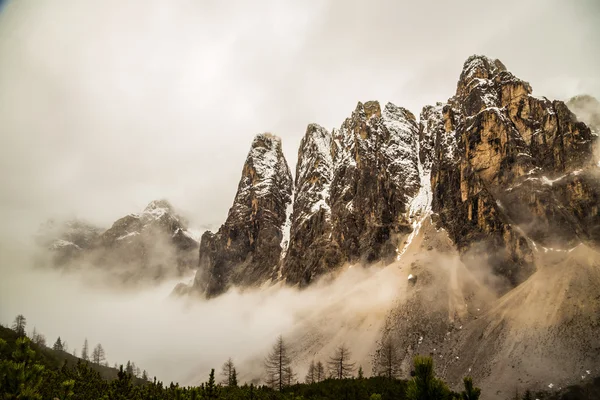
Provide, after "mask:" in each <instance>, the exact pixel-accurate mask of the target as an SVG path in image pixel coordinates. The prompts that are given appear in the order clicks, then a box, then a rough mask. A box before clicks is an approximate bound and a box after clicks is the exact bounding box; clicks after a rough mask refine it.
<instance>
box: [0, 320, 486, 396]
mask: <svg viewBox="0 0 600 400" xmlns="http://www.w3.org/2000/svg"><path fill="white" fill-rule="evenodd" d="M25 323H26V320H25V318H24V317H23V316H18V317H17V318H16V319H15V323H14V324H13V327H12V328H13V331H14V333H15V334H16V335H15V337H16V339H15V340H14V343H12V345H11V344H9V343H8V342H7V341H6V340H3V339H1V338H0V356H1V357H0V393H2V395H3V397H0V398H3V399H17V398H20V399H46V398H48V399H50V398H52V399H59V400H63V399H73V400H75V399H107V400H112V399H157V400H158V399H173V400H184V399H190V400H197V399H250V400H254V399H294V400H301V399H339V398H344V399H356V400H358V399H361V400H362V399H365V400H367V399H368V400H381V399H409V400H428V399H431V400H455V399H460V400H477V399H478V398H479V396H480V393H481V391H480V390H479V389H478V388H476V387H475V386H474V385H473V381H472V380H471V379H470V378H465V380H464V390H463V391H462V392H460V393H459V392H453V391H452V390H450V389H449V387H448V386H447V385H446V384H445V383H444V382H443V381H442V380H441V379H439V378H437V377H436V376H435V374H434V368H433V361H432V359H431V358H428V357H416V358H415V359H414V365H413V369H414V370H413V374H414V376H413V378H412V379H410V380H409V381H404V380H400V379H398V375H399V373H400V365H399V360H400V358H399V357H398V352H397V349H396V348H395V347H394V346H393V343H392V344H390V343H391V342H389V341H386V342H384V343H383V345H382V347H381V349H380V350H381V357H379V361H378V363H377V365H376V366H375V367H374V370H375V371H378V372H379V373H378V374H377V376H374V377H371V378H365V377H364V375H363V371H362V367H360V366H359V367H358V369H357V368H356V363H355V362H353V361H352V354H351V352H350V350H349V348H348V347H347V346H345V345H343V344H342V345H339V346H338V347H336V349H335V350H334V352H333V354H332V355H331V356H330V357H329V359H328V360H327V361H326V362H325V363H323V362H321V361H311V363H310V365H309V368H308V372H307V375H306V376H305V378H304V381H305V382H304V383H299V382H298V378H297V376H296V374H295V372H294V371H293V369H292V355H291V354H290V350H289V349H288V346H287V344H286V342H285V341H284V339H283V337H282V336H279V337H278V338H277V340H276V341H275V343H274V345H273V347H272V349H271V351H270V352H269V354H268V355H267V357H266V358H265V359H264V368H265V376H266V379H265V383H266V384H265V385H254V384H253V383H252V384H250V385H248V384H243V385H239V383H238V372H237V369H236V366H235V364H234V362H233V360H232V359H231V358H229V359H228V360H226V361H225V363H224V364H223V365H222V367H221V380H220V381H219V382H217V381H216V378H215V370H214V369H212V370H211V371H210V374H209V379H208V381H206V382H204V383H201V384H200V385H199V386H195V387H180V386H179V385H177V384H173V383H171V384H170V385H164V384H163V383H162V382H160V381H157V379H156V378H154V380H153V381H148V380H147V374H145V373H144V374H142V375H145V376H146V380H135V379H134V377H135V374H136V372H138V373H139V370H138V368H137V367H136V366H135V364H134V363H132V362H128V363H127V364H126V365H125V366H123V365H120V366H119V368H118V373H117V377H116V379H113V380H111V381H108V380H106V379H102V378H101V376H100V373H99V372H98V371H95V370H93V369H91V368H90V367H91V365H93V364H96V362H102V361H99V360H100V359H101V357H100V356H98V355H97V354H96V356H95V355H94V353H97V352H95V351H93V352H92V355H91V356H88V351H89V349H88V343H87V340H86V341H85V343H84V346H83V348H82V351H81V356H82V357H80V359H79V361H78V362H77V363H76V365H73V366H67V364H66V363H65V364H64V365H63V366H62V367H61V368H58V369H51V368H48V367H47V366H45V365H44V364H43V363H42V362H41V361H40V360H41V358H40V356H39V349H40V348H41V347H40V346H39V345H38V344H36V343H35V342H34V341H33V338H32V339H29V338H28V337H27V335H26V334H25ZM32 336H33V335H32ZM57 342H58V343H59V344H63V342H62V341H60V340H59V339H57ZM55 345H56V343H55ZM53 347H54V346H53ZM59 347H60V346H59ZM97 347H98V346H96V348H97ZM55 350H57V351H64V348H63V350H61V349H60V348H57V349H55ZM355 373H356V376H355Z"/></svg>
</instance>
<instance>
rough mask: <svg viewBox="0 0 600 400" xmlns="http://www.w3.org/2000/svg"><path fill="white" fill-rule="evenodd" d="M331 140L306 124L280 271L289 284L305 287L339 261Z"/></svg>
mask: <svg viewBox="0 0 600 400" xmlns="http://www.w3.org/2000/svg"><path fill="white" fill-rule="evenodd" d="M332 141H333V138H332V136H331V133H329V132H328V131H327V130H326V129H325V128H323V127H321V126H319V125H316V124H310V125H309V126H308V128H307V129H306V134H305V136H304V138H303V139H302V142H301V143H300V149H299V150H298V164H297V165H296V180H295V191H294V206H293V213H292V219H291V228H290V242H289V246H288V249H287V253H286V256H285V259H284V260H283V269H282V276H283V277H285V279H286V281H287V282H288V283H291V284H301V285H304V284H307V283H309V282H310V281H311V280H312V279H313V278H314V277H316V276H319V275H322V274H324V273H326V272H327V271H330V270H331V269H333V268H336V267H338V266H339V265H340V263H341V262H342V254H341V252H340V249H339V246H338V245H337V242H334V241H333V240H332V232H333V231H332V228H333V225H332V223H331V206H330V190H331V181H332V179H333V173H334V165H333V157H332Z"/></svg>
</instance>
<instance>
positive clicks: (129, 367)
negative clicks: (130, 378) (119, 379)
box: [125, 360, 133, 375]
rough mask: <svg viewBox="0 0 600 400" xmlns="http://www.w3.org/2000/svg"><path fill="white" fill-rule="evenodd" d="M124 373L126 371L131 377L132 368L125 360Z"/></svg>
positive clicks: (129, 362)
mask: <svg viewBox="0 0 600 400" xmlns="http://www.w3.org/2000/svg"><path fill="white" fill-rule="evenodd" d="M125 371H127V373H128V374H129V375H133V366H132V365H131V361H129V360H127V366H126V367H125Z"/></svg>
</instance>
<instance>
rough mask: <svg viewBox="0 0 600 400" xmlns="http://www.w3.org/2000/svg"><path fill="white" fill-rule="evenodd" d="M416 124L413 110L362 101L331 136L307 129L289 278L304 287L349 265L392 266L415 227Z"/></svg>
mask: <svg viewBox="0 0 600 400" xmlns="http://www.w3.org/2000/svg"><path fill="white" fill-rule="evenodd" d="M417 135H418V126H417V122H416V119H415V117H414V115H413V114H412V113H410V112H409V111H407V110H405V109H403V108H401V107H397V106H395V105H393V104H391V103H388V104H387V105H386V106H385V107H384V108H383V109H382V108H381V106H380V104H379V103H378V102H375V101H370V102H367V103H364V104H363V103H358V105H357V107H356V109H355V110H354V112H353V113H352V115H351V116H350V118H348V119H346V121H345V122H344V123H343V124H342V126H341V127H340V129H335V130H334V131H333V133H332V134H329V133H328V132H327V131H325V130H324V129H323V128H321V127H317V126H316V125H309V127H308V129H307V133H306V136H305V137H304V139H303V140H302V144H301V146H300V151H299V153H298V168H297V171H296V191H295V201H294V212H293V218H292V229H291V241H290V248H289V250H288V253H287V256H286V258H285V260H284V268H283V271H282V272H283V276H284V278H285V280H286V281H287V282H288V283H291V284H297V283H299V284H300V285H305V284H308V283H309V282H311V281H312V280H314V279H315V278H317V277H319V276H320V275H322V274H324V273H326V272H329V271H332V270H334V269H336V268H338V267H340V266H341V265H342V264H344V263H373V262H377V261H384V262H386V261H387V262H389V261H391V260H393V259H394V257H395V256H396V252H397V249H398V246H399V245H400V239H401V238H402V237H403V236H402V235H406V234H407V233H409V232H410V231H411V230H412V228H411V225H410V221H409V219H408V216H407V211H408V203H409V201H410V200H411V199H412V198H413V197H414V196H415V195H416V193H417V192H418V190H419V187H420V178H419V171H418V151H417V140H418V136H417Z"/></svg>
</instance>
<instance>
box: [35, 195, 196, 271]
mask: <svg viewBox="0 0 600 400" xmlns="http://www.w3.org/2000/svg"><path fill="white" fill-rule="evenodd" d="M52 226H53V229H52V230H51V232H53V234H52V235H50V234H49V232H50V231H49V229H48V224H46V225H45V227H43V229H42V232H41V233H40V235H38V243H39V244H41V245H42V246H44V247H45V248H47V249H49V250H50V252H51V254H52V259H53V263H54V265H55V266H57V267H66V268H71V267H81V266H86V265H90V266H96V267H101V268H103V269H110V270H111V271H113V272H114V273H115V274H116V276H118V277H120V279H121V280H123V281H129V280H132V279H135V280H144V279H160V278H162V277H166V276H177V275H180V274H184V273H186V272H187V271H190V270H192V269H194V268H195V267H196V265H197V250H198V242H197V241H196V240H195V239H194V237H193V235H192V234H191V233H190V232H189V231H188V228H187V222H186V221H185V220H184V219H183V218H181V217H180V216H179V215H177V213H176V212H175V211H174V209H173V207H172V206H171V204H169V203H168V202H167V201H166V200H160V201H153V202H151V203H150V204H149V205H148V206H147V207H146V208H145V209H144V211H143V212H141V213H137V214H130V215H127V216H125V217H123V218H121V219H119V220H117V221H116V222H115V223H114V224H113V225H112V226H111V227H110V228H109V229H107V230H105V231H103V230H102V229H99V228H95V227H93V226H91V225H89V224H86V223H83V222H81V221H70V222H67V223H66V224H64V225H62V224H56V223H53V224H52Z"/></svg>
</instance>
